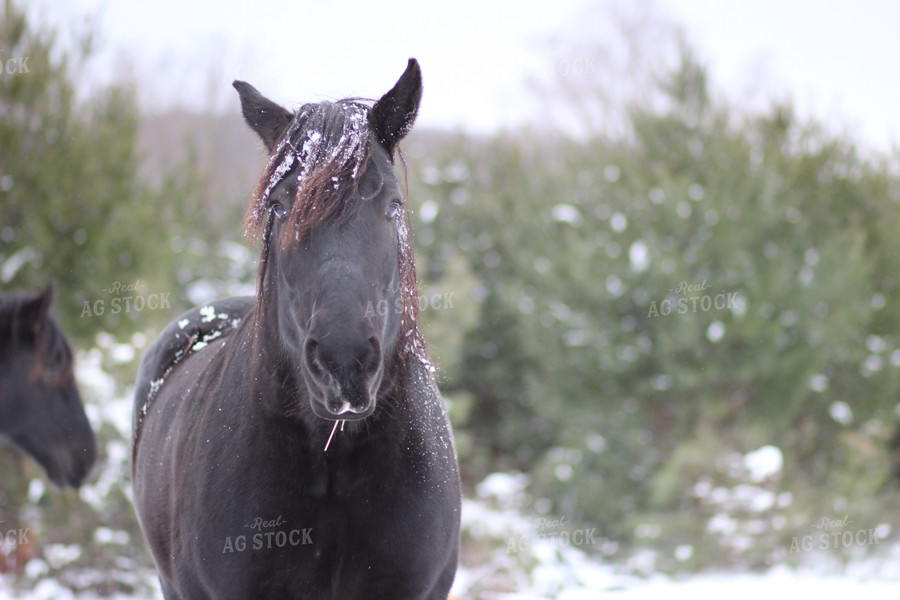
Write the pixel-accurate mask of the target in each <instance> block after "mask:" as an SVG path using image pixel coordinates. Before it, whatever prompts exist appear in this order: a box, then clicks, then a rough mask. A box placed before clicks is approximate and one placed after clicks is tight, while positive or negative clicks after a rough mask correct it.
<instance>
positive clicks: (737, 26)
mask: <svg viewBox="0 0 900 600" xmlns="http://www.w3.org/2000/svg"><path fill="white" fill-rule="evenodd" d="M638 1H639V0H638ZM648 3H649V5H650V6H651V7H652V9H651V11H652V12H654V13H655V14H659V15H662V16H665V17H667V18H670V19H672V20H673V21H674V22H675V23H678V24H681V25H683V27H684V29H685V31H686V34H687V39H688V40H689V41H690V42H691V43H692V44H693V45H694V46H695V47H696V48H697V49H698V50H699V52H700V56H701V57H702V59H703V60H704V61H705V62H706V63H708V64H709V65H710V67H711V69H712V74H713V84H714V85H716V86H718V87H720V88H722V89H723V90H724V91H725V92H726V93H728V94H729V95H731V96H733V97H739V96H741V95H742V94H744V93H749V92H753V93H757V94H758V93H759V92H760V87H762V89H763V93H764V94H771V95H775V96H778V97H784V96H786V95H790V96H791V97H793V99H794V100H795V101H796V102H797V103H798V105H799V106H800V107H801V109H802V110H804V111H812V112H813V113H814V114H816V115H817V116H819V117H820V118H824V119H827V120H828V122H829V123H831V124H833V125H834V126H836V127H844V128H845V129H846V128H850V129H853V130H858V131H859V137H860V138H861V139H864V140H867V141H869V142H872V143H874V144H876V145H878V146H880V147H882V148H886V147H889V146H890V144H891V142H896V141H897V140H900V116H898V111H897V107H898V106H900V84H898V83H897V76H896V74H897V72H898V71H900V69H898V67H900V36H898V35H897V34H896V28H897V26H898V23H900V2H894V1H892V0H882V1H876V0H852V1H851V0H752V1H751V0H745V1H728V2H723V1H719V0H648ZM610 4H616V2H615V1H614V0H594V1H589V0H553V1H552V2H548V1H547V0H539V1H511V0H500V1H497V0H495V1H492V0H456V1H455V2H453V3H440V4H429V3H426V2H423V1H422V0H402V1H400V2H386V1H385V2H363V1H361V0H342V1H341V2H297V1H281V2H279V1H275V0H253V1H252V2H246V1H239V0H218V1H217V2H213V3H207V2H202V3H201V2H197V1H194V0H155V1H153V2H135V3H131V2H113V1H110V0H38V1H37V3H36V4H32V5H31V6H32V10H33V11H37V12H43V14H44V15H45V16H47V17H48V18H50V19H51V20H53V21H55V22H57V23H67V22H71V21H72V20H73V19H77V18H79V17H83V16H84V15H94V16H95V17H96V18H97V23H98V26H99V31H100V42H101V45H100V49H101V55H100V56H99V57H98V59H97V61H96V62H95V65H94V71H93V73H92V75H91V77H102V76H109V74H110V73H112V72H113V71H115V70H116V69H119V70H123V69H124V70H127V72H128V73H131V74H134V75H135V76H136V77H137V78H139V79H140V80H141V82H142V85H141V89H142V93H143V94H144V95H143V97H142V104H143V105H144V107H145V108H147V107H148V106H153V105H160V106H169V105H171V104H172V103H173V102H176V103H180V104H186V105H190V106H192V107H195V108H204V107H214V108H216V109H219V110H222V109H225V108H228V107H230V106H232V105H234V107H235V108H236V107H237V101H236V96H235V94H234V92H233V90H232V89H231V87H230V83H231V81H232V80H233V79H245V80H247V81H249V82H250V83H252V84H254V85H255V86H256V87H258V88H259V89H260V90H261V91H262V92H263V93H264V94H265V95H267V96H269V97H270V98H272V99H274V100H277V101H279V102H281V103H283V104H285V105H287V106H296V105H297V104H299V103H302V102H306V101H310V100H316V99H322V98H339V97H344V96H350V95H359V96H365V97H373V96H378V95H380V94H382V93H383V92H385V91H387V89H389V88H390V86H391V85H392V84H393V82H394V81H395V80H396V79H397V77H398V76H399V75H400V73H401V72H402V71H403V68H404V67H405V64H406V59H407V58H408V57H409V56H415V57H416V58H418V59H419V61H420V62H421V64H422V68H423V72H424V77H425V85H426V94H425V97H424V100H423V105H422V110H421V112H420V121H419V122H420V123H424V124H427V125H436V126H450V127H462V128H465V129H469V130H490V129H494V128H498V127H504V126H505V127H510V126H514V125H515V123H517V122H519V121H521V120H522V119H527V118H534V115H533V111H534V110H535V108H534V106H535V104H534V103H531V102H528V101H527V98H528V92H527V91H526V90H525V87H524V82H525V81H526V80H527V79H528V78H532V79H533V78H535V77H541V76H542V75H544V74H546V73H547V72H548V70H549V69H554V68H556V69H559V68H565V69H577V68H579V64H577V63H576V62H575V61H577V60H578V59H579V58H580V59H581V60H582V62H585V61H586V60H587V58H588V57H585V56H584V55H579V56H575V57H573V58H572V60H573V62H572V64H562V65H560V63H559V57H558V56H557V57H555V58H554V57H552V56H551V55H550V54H549V53H548V40H550V39H552V38H554V37H556V38H562V39H566V38H567V36H581V37H582V38H583V37H584V36H586V35H587V36H590V35H591V27H592V26H593V25H592V23H593V22H594V21H589V20H588V19H586V15H587V14H592V15H594V16H595V17H596V15H597V14H601V15H602V14H603V10H605V8H608V5H610ZM645 4H647V3H645ZM596 5H600V8H599V12H598V9H597V8H596ZM618 5H619V6H627V7H628V10H631V9H632V7H633V6H634V2H631V3H625V2H618ZM592 7H593V9H592ZM596 35H597V36H602V35H603V32H601V31H598V32H597V34H596ZM554 60H555V61H556V62H554ZM581 66H582V67H587V66H588V65H586V64H582V65H581ZM590 66H592V67H593V66H594V65H590ZM144 79H151V80H153V81H155V85H152V86H146V85H144V81H143V80H144Z"/></svg>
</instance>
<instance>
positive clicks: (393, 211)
mask: <svg viewBox="0 0 900 600" xmlns="http://www.w3.org/2000/svg"><path fill="white" fill-rule="evenodd" d="M402 206H403V202H402V201H400V200H391V202H390V204H388V206H387V209H386V210H385V211H384V216H386V217H387V218H388V219H393V218H394V217H396V216H397V213H399V212H400V208H401V207H402Z"/></svg>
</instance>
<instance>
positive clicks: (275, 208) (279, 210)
mask: <svg viewBox="0 0 900 600" xmlns="http://www.w3.org/2000/svg"><path fill="white" fill-rule="evenodd" d="M272 212H273V213H275V216H276V217H278V218H279V219H280V218H282V217H283V216H284V215H286V214H287V211H286V210H285V209H284V206H282V204H281V203H280V202H276V203H274V204H273V205H272Z"/></svg>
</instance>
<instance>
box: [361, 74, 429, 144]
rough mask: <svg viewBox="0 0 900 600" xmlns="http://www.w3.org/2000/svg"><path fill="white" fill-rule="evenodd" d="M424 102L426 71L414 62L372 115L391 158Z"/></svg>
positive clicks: (380, 139)
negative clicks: (423, 88) (423, 86)
mask: <svg viewBox="0 0 900 600" xmlns="http://www.w3.org/2000/svg"><path fill="white" fill-rule="evenodd" d="M421 99H422V70H421V69H420V68H419V63H418V62H416V59H414V58H411V59H409V62H408V63H407V65H406V71H404V72H403V75H401V76H400V79H399V80H398V81H397V83H396V85H394V87H393V88H392V89H391V91H389V92H388V93H387V94H385V95H384V96H382V97H381V100H379V101H378V102H376V103H375V105H374V106H373V107H372V112H371V113H370V119H371V121H372V127H373V128H374V129H375V134H376V135H377V136H378V141H379V142H381V145H382V146H384V148H385V150H387V151H388V154H390V155H391V156H393V155H394V148H395V147H396V146H397V142H399V141H400V140H401V139H403V136H405V135H406V134H407V133H409V130H410V129H412V126H413V122H414V121H415V120H416V113H417V112H418V111H419V101H420V100H421Z"/></svg>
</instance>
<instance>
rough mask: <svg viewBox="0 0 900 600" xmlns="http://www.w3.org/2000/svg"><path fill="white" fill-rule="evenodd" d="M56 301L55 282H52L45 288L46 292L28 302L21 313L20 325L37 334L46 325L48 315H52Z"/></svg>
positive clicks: (24, 304)
mask: <svg viewBox="0 0 900 600" xmlns="http://www.w3.org/2000/svg"><path fill="white" fill-rule="evenodd" d="M55 299H56V286H55V285H54V284H53V282H50V283H48V284H47V287H45V288H44V291H42V292H41V293H40V294H38V295H37V296H34V297H33V298H29V299H28V300H26V301H25V302H24V303H23V304H22V308H21V310H20V311H19V319H20V321H19V323H20V324H21V325H22V327H28V328H31V329H32V331H34V332H35V333H37V332H38V331H39V330H40V329H41V326H42V325H43V324H44V321H45V320H46V318H47V315H48V314H50V308H51V307H52V306H53V301H54V300H55Z"/></svg>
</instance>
